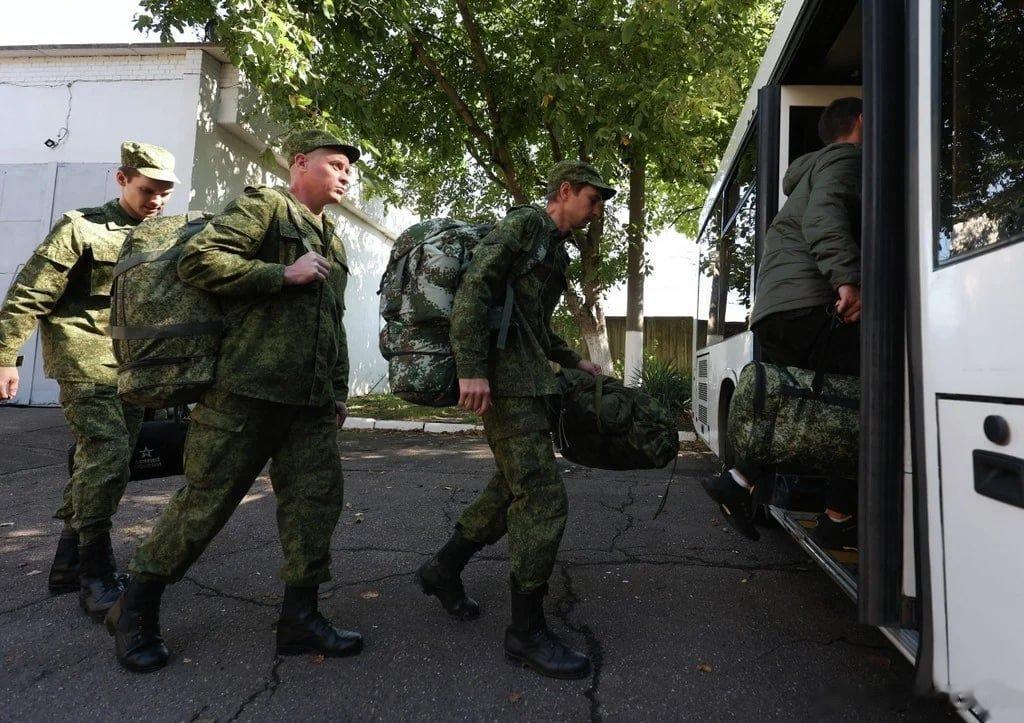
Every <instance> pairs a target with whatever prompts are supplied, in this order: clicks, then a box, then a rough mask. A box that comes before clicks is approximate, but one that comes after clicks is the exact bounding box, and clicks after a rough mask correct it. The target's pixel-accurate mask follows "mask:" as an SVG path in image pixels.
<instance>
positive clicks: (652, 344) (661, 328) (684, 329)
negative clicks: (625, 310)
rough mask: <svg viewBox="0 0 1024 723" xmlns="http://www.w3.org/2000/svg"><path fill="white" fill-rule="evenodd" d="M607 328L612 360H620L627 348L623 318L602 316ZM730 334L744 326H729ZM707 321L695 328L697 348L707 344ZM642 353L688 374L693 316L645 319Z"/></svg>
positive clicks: (741, 324) (701, 322) (690, 362)
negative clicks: (670, 363) (670, 362)
mask: <svg viewBox="0 0 1024 723" xmlns="http://www.w3.org/2000/svg"><path fill="white" fill-rule="evenodd" d="M605 322H606V323H607V325H608V347H609V349H610V350H611V353H612V359H613V360H615V361H619V362H621V361H623V359H624V357H625V349H626V318H625V317H624V316H608V317H605ZM730 326H731V327H732V326H735V327H736V328H730V329H729V331H730V332H731V333H733V334H735V333H737V332H739V331H741V330H742V328H743V327H745V326H746V324H745V323H740V324H738V325H737V324H730ZM707 338H708V322H707V320H703V319H702V320H701V321H700V322H699V326H698V327H697V346H698V348H702V347H703V346H704V345H705V344H706V343H707ZM644 354H645V355H649V356H653V357H655V358H657V359H661V360H664V361H672V362H675V365H676V369H679V370H680V371H682V372H687V373H689V371H690V369H691V367H692V365H693V317H692V316H645V317H644Z"/></svg>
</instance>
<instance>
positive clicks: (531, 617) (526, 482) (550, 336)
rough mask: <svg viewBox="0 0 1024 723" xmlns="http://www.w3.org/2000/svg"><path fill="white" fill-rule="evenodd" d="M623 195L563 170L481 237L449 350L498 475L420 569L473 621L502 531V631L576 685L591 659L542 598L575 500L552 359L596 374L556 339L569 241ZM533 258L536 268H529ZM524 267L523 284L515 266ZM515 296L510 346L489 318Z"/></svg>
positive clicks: (516, 649)
mask: <svg viewBox="0 0 1024 723" xmlns="http://www.w3.org/2000/svg"><path fill="white" fill-rule="evenodd" d="M614 194H615V191H614V189H612V188H611V187H609V186H608V185H607V184H606V183H605V182H604V181H603V180H602V179H601V176H600V174H599V173H598V172H597V170H596V169H595V168H593V167H592V166H590V165H587V164H584V163H579V162H573V161H563V162H562V163H559V164H557V165H555V166H554V168H552V169H551V172H550V174H549V176H548V196H547V205H546V206H545V207H540V206H519V207H517V208H513V209H512V210H511V211H510V212H509V213H508V215H507V216H505V218H504V219H502V220H501V221H500V222H499V223H498V225H497V226H496V227H495V228H494V230H493V231H492V232H491V233H490V234H488V235H487V236H486V237H484V238H483V239H482V240H481V241H480V243H479V245H478V246H477V247H476V249H475V250H474V253H473V259H472V261H471V262H470V265H469V268H468V269H467V270H466V273H465V276H464V278H463V280H462V283H461V285H460V286H459V289H458V292H457V293H456V296H455V306H454V310H453V314H452V325H451V341H452V347H453V350H454V352H455V361H456V367H457V372H458V377H459V393H460V398H459V406H461V407H463V408H465V409H470V410H472V411H474V412H476V413H477V414H480V415H482V416H483V422H484V430H485V434H486V437H487V443H488V444H489V445H490V447H491V451H492V452H493V453H494V461H495V463H496V464H497V471H496V472H495V473H494V476H493V477H492V478H491V481H490V483H489V484H488V485H487V487H486V489H484V491H483V492H481V493H480V495H479V496H478V497H477V498H476V500H475V501H474V502H473V503H472V504H471V505H470V506H469V507H467V508H466V510H465V511H464V512H463V514H462V516H461V517H460V518H459V520H458V522H457V523H456V527H455V531H454V534H453V535H452V538H451V539H450V540H449V541H448V542H447V543H446V544H445V545H444V547H442V548H441V550H440V551H439V552H438V553H437V555H436V556H434V558H432V559H431V560H430V561H428V562H427V563H426V564H425V565H424V566H423V567H422V568H421V569H420V570H419V572H418V579H419V583H420V585H421V587H422V588H423V590H424V592H426V593H428V594H432V595H435V596H437V598H438V599H439V600H440V601H441V604H442V605H443V607H444V608H445V610H447V611H448V613H449V614H451V615H453V616H455V617H457V618H460V619H463V620H468V619H472V618H475V617H477V616H478V615H479V606H478V605H477V603H476V602H475V601H474V600H472V599H470V598H468V597H467V596H466V594H465V591H464V589H463V585H462V580H461V577H460V575H461V572H462V569H463V568H464V567H465V566H466V564H467V562H468V561H469V559H470V557H471V556H472V555H473V554H474V553H475V552H477V551H478V550H480V549H481V548H482V547H483V546H484V545H488V544H493V543H495V542H497V541H498V540H500V539H501V538H502V537H504V536H505V534H506V533H507V534H508V538H509V563H510V567H511V571H510V572H511V574H510V584H511V593H512V623H511V625H510V626H509V627H508V628H507V630H506V632H505V652H506V655H507V656H508V657H510V658H511V659H513V660H515V661H517V662H519V663H521V664H523V665H526V666H528V667H530V668H532V669H533V670H535V671H537V672H539V673H541V674H542V675H547V676H551V677H555V678H579V677H583V676H585V675H586V674H587V672H588V671H589V669H590V661H589V659H588V658H587V657H586V656H585V655H583V654H581V653H578V652H576V651H574V650H572V649H570V648H569V647H567V646H566V645H565V644H563V643H562V642H561V641H560V640H559V639H558V638H557V637H555V635H554V634H553V633H552V632H551V631H550V630H548V628H547V624H546V623H545V620H544V608H543V600H544V595H545V594H546V593H547V586H548V578H549V577H550V576H551V571H552V569H553V568H554V564H555V556H556V554H557V552H558V545H559V543H560V541H561V539H562V532H563V530H564V529H565V520H566V514H567V511H568V500H567V498H566V493H565V486H564V485H563V483H562V480H561V478H560V477H559V475H558V470H557V468H556V466H555V456H554V450H553V448H552V443H551V434H550V425H549V421H548V401H547V398H548V397H549V396H550V395H554V394H556V393H557V388H556V384H555V376H554V374H553V373H552V369H551V365H550V363H549V361H553V362H556V363H558V364H560V365H562V366H565V367H576V368H579V369H582V370H584V371H587V372H589V373H591V374H597V373H600V371H601V369H600V367H598V366H597V365H596V364H593V363H591V362H588V361H583V360H581V359H580V357H579V355H577V354H576V353H575V352H574V351H572V350H571V349H570V348H569V346H568V345H567V344H566V343H565V342H564V341H563V340H562V339H560V338H559V337H558V336H557V335H556V334H555V333H554V332H553V331H552V330H551V314H552V313H553V312H554V309H555V306H556V305H557V304H558V302H559V299H560V298H561V296H562V292H563V291H564V290H565V286H566V278H565V272H566V268H567V267H568V264H569V258H568V254H567V253H566V250H565V247H564V243H565V241H566V239H567V238H569V235H570V233H571V232H572V231H573V230H577V229H582V228H584V227H585V226H586V225H587V224H589V223H590V221H592V220H593V219H595V218H597V217H598V216H599V215H600V213H601V212H602V209H603V206H604V202H605V201H606V200H607V199H609V198H611V197H612V196H613V195H614ZM531 254H532V255H535V258H534V259H533V261H534V262H535V263H530V264H525V265H523V264H522V261H523V259H524V257H526V256H528V255H531ZM524 266H525V267H528V268H530V269H531V270H530V271H529V272H527V273H526V274H525V275H518V276H517V275H516V274H515V270H516V269H517V268H524ZM507 283H511V284H512V288H513V292H514V299H515V301H514V314H513V321H514V329H513V331H512V332H511V334H510V336H509V338H508V340H507V343H506V345H505V347H504V348H503V349H499V348H498V344H497V340H496V338H495V336H494V335H492V333H491V324H490V323H489V320H488V317H489V315H490V314H489V312H491V310H492V309H494V308H495V307H497V306H499V305H501V304H502V303H503V302H504V300H505V297H506V284H507Z"/></svg>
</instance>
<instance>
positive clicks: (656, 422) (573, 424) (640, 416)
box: [551, 369, 679, 470]
mask: <svg viewBox="0 0 1024 723" xmlns="http://www.w3.org/2000/svg"><path fill="white" fill-rule="evenodd" d="M557 378H558V391H559V393H560V394H561V396H560V401H559V403H558V405H557V409H556V410H555V412H556V415H555V416H556V417H557V419H556V420H555V421H553V423H552V425H551V428H552V429H553V430H555V432H554V433H555V446H556V447H557V448H558V451H559V452H561V453H562V456H563V457H564V458H565V459H567V460H569V461H570V462H576V463H577V464H581V465H583V466H584V467H596V468H598V469H614V470H625V469H659V468H661V467H664V466H665V465H667V464H668V463H669V462H671V461H672V460H674V459H675V458H676V455H678V454H679V431H678V428H677V425H676V423H675V420H674V419H673V418H672V414H671V413H670V412H669V411H668V409H666V408H665V407H664V406H662V405H661V404H660V403H658V401H657V400H655V399H654V398H653V397H651V396H650V395H648V394H645V393H644V392H642V391H640V390H639V389H631V388H629V387H626V386H625V385H623V383H622V382H621V381H619V380H618V379H615V378H613V377H609V376H604V375H602V374H588V373H586V372H583V371H579V370H576V369H562V370H561V371H560V372H559V373H558V377H557Z"/></svg>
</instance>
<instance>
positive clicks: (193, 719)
mask: <svg viewBox="0 0 1024 723" xmlns="http://www.w3.org/2000/svg"><path fill="white" fill-rule="evenodd" d="M209 708H210V704H209V703H205V704H204V705H203V707H202V708H199V709H198V710H197V711H196V712H195V713H193V714H192V715H191V717H189V719H188V723H195V722H196V721H197V720H199V716H201V715H202V714H203V713H205V712H206V711H207V710H209Z"/></svg>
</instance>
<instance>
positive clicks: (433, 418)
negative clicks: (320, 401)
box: [348, 394, 480, 424]
mask: <svg viewBox="0 0 1024 723" xmlns="http://www.w3.org/2000/svg"><path fill="white" fill-rule="evenodd" d="M348 415H349V416H350V417H369V418H370V419H403V420H411V421H416V422H455V423H458V424H480V420H479V418H478V417H477V416H476V415H475V414H473V413H472V412H467V411H466V410H464V409H459V408H458V407H421V406H419V405H418V404H409V402H406V401H403V400H401V399H399V398H398V397H396V396H394V395H393V394H367V395H365V396H362V397H351V398H349V400H348Z"/></svg>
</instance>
